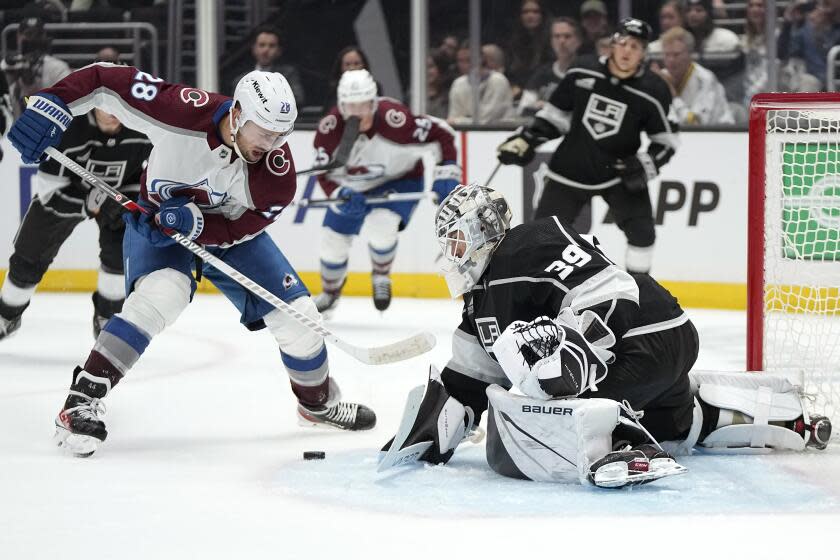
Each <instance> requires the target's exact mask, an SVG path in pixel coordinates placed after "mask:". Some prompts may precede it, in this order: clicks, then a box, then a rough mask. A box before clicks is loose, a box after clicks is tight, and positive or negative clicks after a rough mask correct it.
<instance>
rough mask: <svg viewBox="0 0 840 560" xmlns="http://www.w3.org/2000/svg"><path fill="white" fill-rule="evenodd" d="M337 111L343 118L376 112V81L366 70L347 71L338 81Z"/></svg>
mask: <svg viewBox="0 0 840 560" xmlns="http://www.w3.org/2000/svg"><path fill="white" fill-rule="evenodd" d="M336 97H337V99H338V111H339V112H340V113H341V116H342V117H343V118H345V119H346V118H348V117H360V118H361V117H364V116H365V114H364V113H368V112H369V113H370V114H373V113H375V112H376V81H375V80H374V79H373V76H371V75H370V72H368V71H367V70H347V71H346V72H344V73H343V74H342V75H341V79H340V80H339V81H338V91H337V93H336Z"/></svg>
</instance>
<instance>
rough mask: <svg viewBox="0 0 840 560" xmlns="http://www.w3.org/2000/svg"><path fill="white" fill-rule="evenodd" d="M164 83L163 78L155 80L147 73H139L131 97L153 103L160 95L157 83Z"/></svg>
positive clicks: (135, 78)
mask: <svg viewBox="0 0 840 560" xmlns="http://www.w3.org/2000/svg"><path fill="white" fill-rule="evenodd" d="M162 81H163V78H155V77H154V76H152V75H151V74H147V73H146V72H137V74H135V75H134V83H133V84H132V85H131V95H132V97H134V98H136V99H142V100H143V101H151V100H152V99H154V98H155V97H157V94H158V87H157V86H156V85H155V83H158V82H162ZM148 82H152V83H148Z"/></svg>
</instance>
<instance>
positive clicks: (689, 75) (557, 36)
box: [0, 0, 840, 125]
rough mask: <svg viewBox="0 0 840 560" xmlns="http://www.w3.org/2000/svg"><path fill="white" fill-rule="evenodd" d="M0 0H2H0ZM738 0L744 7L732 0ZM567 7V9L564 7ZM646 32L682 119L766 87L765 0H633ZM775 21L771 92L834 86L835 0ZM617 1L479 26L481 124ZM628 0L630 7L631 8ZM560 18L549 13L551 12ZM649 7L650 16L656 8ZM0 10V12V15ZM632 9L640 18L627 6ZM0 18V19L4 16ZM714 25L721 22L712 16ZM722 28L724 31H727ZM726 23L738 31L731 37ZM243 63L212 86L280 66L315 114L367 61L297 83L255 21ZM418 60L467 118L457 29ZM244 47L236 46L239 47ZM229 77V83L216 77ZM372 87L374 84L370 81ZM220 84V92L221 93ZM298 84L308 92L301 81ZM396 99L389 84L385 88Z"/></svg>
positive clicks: (525, 89)
mask: <svg viewBox="0 0 840 560" xmlns="http://www.w3.org/2000/svg"><path fill="white" fill-rule="evenodd" d="M0 1H2V0H0ZM165 2H166V0H140V1H137V2H125V1H123V0H72V1H70V0H38V2H37V3H38V4H39V5H40V7H41V9H46V10H50V9H55V10H64V11H65V13H69V12H72V11H84V10H88V11H92V10H97V9H125V8H126V6H127V5H128V4H131V5H132V6H137V5H143V6H161V5H165ZM744 3H745V4H746V9H745V11H744V9H743V5H744ZM570 4H575V6H577V7H576V8H574V9H575V10H576V12H575V14H574V15H573V16H572V17H570V16H569V10H568V8H569V5H570ZM639 4H644V5H646V6H648V9H647V10H646V11H647V12H649V13H647V14H645V17H647V18H648V19H651V20H653V21H650V23H651V24H652V26H653V28H654V29H655V30H656V36H655V39H654V40H653V41H652V42H651V43H650V45H649V49H648V51H649V52H648V63H647V68H648V70H649V71H652V72H656V73H657V74H659V75H660V76H661V77H662V78H663V79H664V80H665V81H666V82H667V83H668V85H669V87H670V88H671V91H672V94H673V96H674V110H675V111H676V114H677V115H678V117H679V119H680V120H681V121H682V123H684V124H697V125H716V124H739V123H744V122H746V119H747V111H748V105H749V100H750V99H751V97H752V96H753V95H755V94H756V93H759V92H762V91H767V89H768V68H767V56H766V55H767V40H766V37H765V18H766V17H767V14H766V11H765V0H745V2H740V3H738V9H739V12H738V15H739V16H743V17H744V18H745V22H744V23H743V24H741V23H739V24H738V25H737V27H736V26H734V25H733V24H732V22H733V21H736V20H733V19H732V14H731V13H727V10H732V9H733V8H732V7H728V6H727V4H730V5H732V6H734V5H735V4H734V3H733V2H726V1H724V0H662V1H661V2H659V3H657V2H655V1H653V2H640V3H639ZM777 5H778V6H779V7H780V9H783V12H780V13H779V14H778V15H779V16H780V20H779V21H780V23H779V25H777V36H776V38H775V42H776V51H777V59H776V61H775V69H776V75H777V76H778V90H779V91H793V92H806V91H824V90H826V89H829V90H834V89H835V84H828V83H827V79H828V74H827V55H828V52H829V50H830V49H831V48H832V47H833V46H835V45H838V44H840V0H816V1H813V0H808V1H805V0H779V1H777ZM617 6H618V2H616V1H612V2H604V1H603V0H578V1H577V2H558V1H556V0H555V1H552V0H521V1H519V2H518V16H517V17H516V18H515V20H512V21H511V25H509V26H508V27H509V31H508V30H506V32H504V33H498V34H497V35H498V37H496V38H495V39H493V40H487V37H488V36H491V35H492V33H484V34H483V36H484V39H485V42H484V43H483V44H482V46H481V54H480V67H479V70H478V72H477V74H478V84H477V87H478V95H479V110H478V116H477V122H478V123H481V124H491V123H492V124H500V125H504V124H517V123H521V122H523V121H525V120H527V119H528V118H530V117H531V116H533V115H534V114H535V113H536V112H537V111H538V110H539V109H540V108H541V107H542V106H543V104H544V103H545V102H546V100H547V99H548V98H549V96H550V95H551V93H552V92H553V91H554V89H555V88H556V87H557V84H558V83H559V82H560V80H561V79H562V78H563V76H564V75H565V73H566V71H567V70H568V69H569V68H570V67H571V66H572V65H573V64H574V63H575V61H576V60H580V59H581V58H583V57H590V56H602V55H605V54H607V53H608V52H609V49H610V41H611V37H612V33H613V28H614V25H615V23H616V20H617V18H618V14H617V13H616V12H617ZM635 6H636V3H635V2H634V3H633V8H634V9H635ZM558 7H562V9H561V10H560V11H561V12H562V13H563V14H564V15H562V16H560V17H555V16H554V15H553V13H552V10H553V9H554V10H555V11H556V10H558ZM657 8H658V21H657V18H656V15H657V14H656V10H657ZM0 13H2V12H0ZM633 15H634V16H639V15H641V14H635V13H634V14H633ZM7 23H8V22H7ZM721 23H723V25H722V24H721ZM730 27H732V28H734V29H735V31H733V29H731V28H730ZM736 31H738V32H739V33H736ZM250 39H251V40H252V43H251V46H250V60H247V61H246V63H245V64H242V65H241V66H237V67H236V68H235V70H236V74H230V76H234V75H235V76H236V78H235V79H233V80H230V79H229V76H226V77H225V78H224V84H222V91H223V92H224V91H232V90H233V84H234V83H235V82H236V81H237V80H238V78H239V77H240V76H242V75H244V74H245V73H246V72H248V71H250V70H253V69H263V70H274V71H279V72H282V73H283V74H284V75H285V76H286V78H287V79H288V80H289V83H290V84H291V85H292V88H293V90H294V93H295V97H296V99H297V100H298V104H299V105H300V106H305V105H316V106H317V107H318V108H320V110H322V111H326V110H328V109H329V107H331V106H332V105H333V104H334V103H335V88H336V85H337V83H338V80H339V78H340V76H341V74H342V72H344V71H346V70H349V69H359V68H366V69H370V70H371V71H372V72H373V74H374V76H375V75H376V72H375V69H371V68H370V64H369V61H368V58H367V56H366V55H365V53H364V52H363V51H362V50H361V49H360V48H359V47H358V46H348V47H346V48H344V49H343V50H341V51H340V52H339V53H337V55H336V57H335V61H334V64H333V66H332V68H331V69H328V68H324V69H323V72H322V73H321V75H322V76H323V77H324V78H323V82H324V84H323V86H322V87H321V89H322V92H323V91H325V92H326V95H323V93H322V92H314V95H313V93H312V92H310V91H306V89H305V88H304V80H302V77H301V76H302V72H304V73H306V72H308V73H309V75H310V76H311V75H312V73H313V71H312V69H308V68H298V67H297V65H296V64H295V61H294V60H291V61H290V60H288V57H287V56H286V55H285V54H284V44H283V37H282V35H281V32H280V31H278V30H277V29H275V28H273V27H270V26H264V27H259V28H257V29H255V30H254V32H253V33H252V34H251V36H250ZM432 43H433V48H432V49H431V50H430V52H429V53H428V57H427V80H428V81H427V91H428V104H427V112H428V114H430V115H432V116H435V117H439V118H441V119H445V120H447V121H448V122H449V123H451V124H471V123H473V122H476V118H475V116H474V115H473V84H472V81H471V80H472V77H471V75H470V54H471V52H470V48H469V43H468V40H467V33H466V30H465V29H458V30H454V31H453V30H447V31H446V34H444V35H443V36H433V37H432ZM245 46H247V45H245ZM228 82H231V83H228ZM378 85H379V86H380V91H381V89H382V87H381V84H378ZM228 88H229V89H228ZM307 89H309V88H307ZM388 94H389V95H392V96H395V97H403V100H405V98H407V95H403V96H400V95H399V94H395V92H393V91H389V92H388Z"/></svg>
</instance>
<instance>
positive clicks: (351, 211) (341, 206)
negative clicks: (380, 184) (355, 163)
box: [333, 187, 367, 218]
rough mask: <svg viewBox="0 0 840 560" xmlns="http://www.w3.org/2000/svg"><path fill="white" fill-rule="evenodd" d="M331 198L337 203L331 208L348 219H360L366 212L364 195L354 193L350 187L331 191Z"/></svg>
mask: <svg viewBox="0 0 840 560" xmlns="http://www.w3.org/2000/svg"><path fill="white" fill-rule="evenodd" d="M333 198H335V199H337V201H338V203H337V204H335V205H334V207H333V208H334V210H335V211H336V212H338V213H339V214H343V215H345V216H347V217H348V218H361V217H362V216H364V215H365V212H367V202H366V200H365V195H363V194H362V193H360V192H356V191H354V190H353V189H351V188H350V187H340V188H338V189H336V190H335V191H333Z"/></svg>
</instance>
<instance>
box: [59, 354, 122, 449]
mask: <svg viewBox="0 0 840 560" xmlns="http://www.w3.org/2000/svg"><path fill="white" fill-rule="evenodd" d="M100 380H102V378H99V377H96V376H93V375H90V374H89V373H87V372H85V371H84V370H83V369H82V368H80V367H77V368H76V369H75V370H74V371H73V384H72V385H71V386H70V394H69V395H68V396H67V400H66V401H65V402H64V408H63V409H62V410H61V412H59V413H58V416H56V419H55V436H54V439H55V442H56V444H57V445H58V446H59V447H63V448H65V449H67V450H68V451H70V452H71V453H72V454H74V455H76V456H77V457H89V456H91V455H93V453H94V452H95V451H96V449H97V448H98V447H99V444H100V443H102V442H103V441H105V438H107V437H108V430H106V429H105V422H103V421H102V419H101V418H100V415H103V414H105V405H104V404H103V403H102V401H101V400H100V399H101V398H102V397H104V396H105V395H107V394H108V390H109V388H108V385H107V382H102V381H100ZM83 387H84V388H85V389H86V390H87V391H88V392H92V393H94V395H95V396H91V395H89V394H87V393H83V392H81V391H80V390H79V389H81V388H83Z"/></svg>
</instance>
